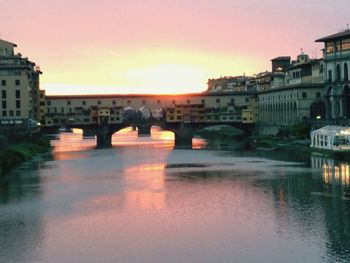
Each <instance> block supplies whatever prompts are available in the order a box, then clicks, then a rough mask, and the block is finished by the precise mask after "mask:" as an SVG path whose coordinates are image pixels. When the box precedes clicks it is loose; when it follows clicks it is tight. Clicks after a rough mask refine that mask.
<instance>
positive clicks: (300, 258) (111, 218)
mask: <svg viewBox="0 0 350 263" xmlns="http://www.w3.org/2000/svg"><path fill="white" fill-rule="evenodd" d="M52 145H53V147H54V148H53V156H52V157H47V158H46V159H45V158H44V159H40V160H39V159H38V160H35V161H32V162H30V163H26V164H24V165H22V166H21V167H19V168H18V169H16V170H15V171H13V172H12V173H11V174H10V175H8V176H6V177H4V178H2V179H1V181H0V262H4V263H9V262H16V263H17V262H45V263H47V262H48V263H51V262H52V263H56V262H57V263H62V262H84V263H89V262H242V263H249V262H259V263H264V262H304V263H305V262H315V263H316V262H317V263H319V262H349V259H350V195H349V193H350V190H349V187H350V177H349V176H350V173H349V162H337V161H334V160H328V159H324V158H321V157H308V156H303V155H302V154H288V153H285V154H282V153H280V152H269V151H264V152H244V151H238V150H229V147H225V146H227V145H225V144H224V145H223V144H221V146H222V147H221V148H224V149H225V150H215V147H209V146H210V145H211V144H210V143H207V142H206V141H204V140H199V139H196V140H195V141H194V148H195V150H173V135H172V134H171V133H169V132H166V131H162V130H160V129H157V128H154V129H152V137H151V138H149V137H140V138H139V137H137V134H136V132H135V131H132V130H131V129H126V130H123V131H121V132H119V133H118V134H115V135H114V136H113V145H114V147H113V148H111V149H103V150H95V149H94V145H95V141H94V140H93V139H82V137H81V134H79V133H62V134H60V136H59V140H52ZM219 146H220V145H219ZM206 148H210V150H209V149H206ZM219 148H220V147H219Z"/></svg>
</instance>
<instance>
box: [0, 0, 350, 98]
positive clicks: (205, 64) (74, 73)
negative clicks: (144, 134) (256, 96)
mask: <svg viewBox="0 0 350 263" xmlns="http://www.w3.org/2000/svg"><path fill="white" fill-rule="evenodd" d="M305 2H307V3H305ZM349 9H350V2H349V0H337V1H336V4H335V2H334V1H331V0H317V1H316V0H308V1H291V0H285V1H279V0H264V1H261V0H244V1H243V0H217V1H212V0H192V1H189V0H142V1H141V0H119V1H116V0H100V1H92V0H90V1H89V0H45V1H41V0H1V1H0V10H8V12H3V11H2V12H0V21H1V24H0V38H2V39H5V40H8V41H12V42H15V43H16V44H17V45H18V48H17V51H18V52H21V53H22V54H24V55H25V56H29V58H30V59H31V60H33V61H35V62H36V63H37V64H38V65H40V66H41V69H42V71H43V73H44V74H43V75H42V78H41V87H42V88H45V89H46V90H47V93H48V94H91V93H183V92H197V91H203V90H205V89H206V82H207V79H208V78H215V77H220V76H221V75H223V76H224V75H242V74H244V73H246V74H253V73H257V72H260V71H265V70H269V69H270V59H272V58H274V57H277V56H280V55H290V56H292V57H295V56H296V55H297V54H298V53H299V52H300V48H303V49H304V51H305V52H306V53H308V54H309V55H310V56H312V57H315V56H318V57H319V56H320V52H319V50H320V48H321V47H322V45H321V44H318V43H314V40H315V39H317V38H319V37H322V36H325V35H328V34H332V33H335V32H337V31H339V30H340V29H345V28H346V24H347V23H350V19H349V16H348V13H347V12H348V11H347V10H349ZM11 10H12V11H11ZM335 17H336V19H335Z"/></svg>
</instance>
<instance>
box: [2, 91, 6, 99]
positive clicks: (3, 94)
mask: <svg viewBox="0 0 350 263" xmlns="http://www.w3.org/2000/svg"><path fill="white" fill-rule="evenodd" d="M1 97H2V98H3V99H6V90H2V91H1Z"/></svg>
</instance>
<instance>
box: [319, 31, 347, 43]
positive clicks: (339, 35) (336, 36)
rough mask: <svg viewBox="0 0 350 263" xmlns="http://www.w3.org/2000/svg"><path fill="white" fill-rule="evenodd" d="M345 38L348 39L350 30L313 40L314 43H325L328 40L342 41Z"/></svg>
mask: <svg viewBox="0 0 350 263" xmlns="http://www.w3.org/2000/svg"><path fill="white" fill-rule="evenodd" d="M346 37H350V29H346V30H345V31H342V32H339V33H336V34H333V35H329V36H326V37H322V38H319V39H317V40H315V42H326V41H328V40H337V39H343V38H346Z"/></svg>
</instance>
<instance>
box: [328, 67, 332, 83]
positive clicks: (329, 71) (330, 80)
mask: <svg viewBox="0 0 350 263" xmlns="http://www.w3.org/2000/svg"><path fill="white" fill-rule="evenodd" d="M328 81H329V82H332V70H328Z"/></svg>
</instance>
